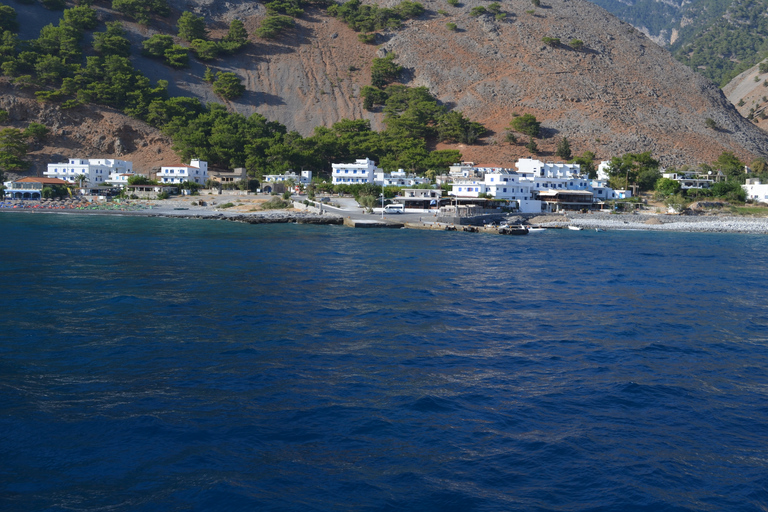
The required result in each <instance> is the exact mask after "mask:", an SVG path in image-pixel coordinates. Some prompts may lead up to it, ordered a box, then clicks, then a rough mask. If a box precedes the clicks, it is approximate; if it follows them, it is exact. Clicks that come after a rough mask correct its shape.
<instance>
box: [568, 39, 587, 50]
mask: <svg viewBox="0 0 768 512" xmlns="http://www.w3.org/2000/svg"><path fill="white" fill-rule="evenodd" d="M570 44H571V48H573V49H574V50H581V49H582V48H583V47H584V41H582V40H581V39H571V43H570Z"/></svg>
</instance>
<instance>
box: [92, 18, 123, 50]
mask: <svg viewBox="0 0 768 512" xmlns="http://www.w3.org/2000/svg"><path fill="white" fill-rule="evenodd" d="M125 35H126V32H125V29H124V28H123V24H122V23H120V22H119V21H108V22H107V29H106V30H105V31H104V32H95V33H94V34H93V49H94V50H96V51H97V52H99V53H100V54H102V55H119V56H121V57H128V56H130V55H131V42H130V41H129V40H128V39H127V38H126V37H125Z"/></svg>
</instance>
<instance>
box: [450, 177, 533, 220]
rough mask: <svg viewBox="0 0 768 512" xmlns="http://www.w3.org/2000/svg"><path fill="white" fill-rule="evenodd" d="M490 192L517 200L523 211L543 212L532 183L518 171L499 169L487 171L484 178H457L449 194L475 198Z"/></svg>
mask: <svg viewBox="0 0 768 512" xmlns="http://www.w3.org/2000/svg"><path fill="white" fill-rule="evenodd" d="M480 194H490V195H491V196H493V197H494V199H506V200H508V201H515V202H517V205H518V209H519V210H520V211H521V212H523V213H538V212H541V201H538V200H537V199H536V198H534V197H533V195H532V193H531V183H529V182H526V181H524V180H521V179H520V176H519V175H517V174H516V173H509V172H506V171H501V170H499V171H498V172H488V173H485V175H484V176H483V178H482V179H456V180H455V181H454V184H453V185H452V187H451V191H450V192H449V195H452V196H455V197H464V198H474V197H479V196H480Z"/></svg>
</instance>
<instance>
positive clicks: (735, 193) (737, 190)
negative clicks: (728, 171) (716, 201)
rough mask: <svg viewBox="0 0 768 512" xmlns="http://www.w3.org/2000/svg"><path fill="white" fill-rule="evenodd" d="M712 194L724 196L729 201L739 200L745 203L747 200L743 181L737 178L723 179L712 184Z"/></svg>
mask: <svg viewBox="0 0 768 512" xmlns="http://www.w3.org/2000/svg"><path fill="white" fill-rule="evenodd" d="M712 194H713V195H714V196H715V197H722V198H724V199H727V200H728V201H737V202H741V203H743V202H744V201H746V200H747V193H746V191H745V190H744V189H743V188H742V187H741V183H739V182H738V181H736V180H729V181H721V182H719V183H715V184H714V185H712Z"/></svg>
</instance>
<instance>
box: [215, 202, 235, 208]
mask: <svg viewBox="0 0 768 512" xmlns="http://www.w3.org/2000/svg"><path fill="white" fill-rule="evenodd" d="M233 206H235V203H224V204H223V205H221V206H219V208H232V207H233Z"/></svg>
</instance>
